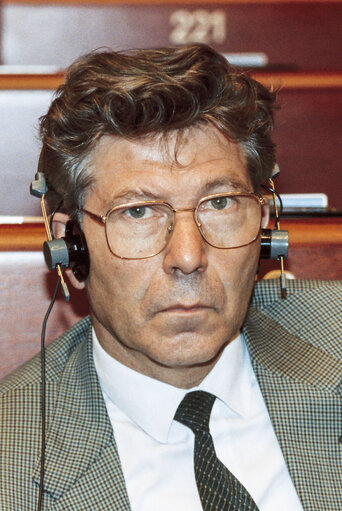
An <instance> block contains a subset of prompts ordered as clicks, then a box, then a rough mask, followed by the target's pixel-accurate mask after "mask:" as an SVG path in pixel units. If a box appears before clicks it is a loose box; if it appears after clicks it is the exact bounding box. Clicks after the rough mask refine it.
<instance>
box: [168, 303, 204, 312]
mask: <svg viewBox="0 0 342 511" xmlns="http://www.w3.org/2000/svg"><path fill="white" fill-rule="evenodd" d="M209 309H212V307H209V306H208V305H204V304H201V303H194V304H191V305H187V304H182V303H177V304H174V305H169V306H168V307H165V309H161V310H160V311H159V312H169V313H174V314H177V313H178V314H195V313H199V312H205V311H208V310H209Z"/></svg>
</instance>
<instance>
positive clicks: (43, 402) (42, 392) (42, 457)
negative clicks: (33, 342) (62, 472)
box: [38, 277, 61, 511]
mask: <svg viewBox="0 0 342 511" xmlns="http://www.w3.org/2000/svg"><path fill="white" fill-rule="evenodd" d="M60 283H61V279H60V277H58V281H57V285H56V288H55V291H54V293H53V297H52V300H51V303H50V305H49V308H48V310H47V311H46V314H45V317H44V321H43V325H42V333H41V340H40V343H41V349H40V371H41V386H40V401H41V404H40V406H41V423H42V436H41V455H40V481H39V497H38V511H41V510H42V503H43V491H44V465H45V424H46V414H45V411H46V386H45V331H46V324H47V321H48V319H49V316H50V312H51V310H52V307H53V306H54V303H55V301H56V298H57V294H58V288H59V285H60Z"/></svg>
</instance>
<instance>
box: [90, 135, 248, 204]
mask: <svg viewBox="0 0 342 511" xmlns="http://www.w3.org/2000/svg"><path fill="white" fill-rule="evenodd" d="M92 169H93V173H94V181H93V186H92V193H91V194H90V195H92V194H96V195H97V196H99V197H101V199H102V200H103V201H105V202H107V201H109V202H110V201H111V200H112V199H115V198H116V197H119V196H121V195H124V194H125V193H126V192H127V193H128V194H129V193H132V194H134V192H135V191H136V192H139V190H142V189H143V190H147V192H148V190H150V192H151V194H152V195H157V196H159V197H160V198H162V199H171V198H172V197H173V196H174V195H181V194H183V195H186V196H188V195H191V196H192V195H196V194H197V193H198V194H201V193H202V190H204V189H205V188H208V187H209V188H210V186H211V184H213V186H215V184H216V185H217V186H218V187H221V188H222V187H224V189H225V191H230V189H231V190H232V191H234V190H237V189H238V190H241V191H250V190H251V189H252V186H251V182H250V179H249V176H248V172H247V166H246V160H245V157H244V155H243V152H242V150H241V147H240V146H239V144H237V143H234V142H231V141H229V140H227V138H226V137H225V136H224V135H223V134H222V133H220V132H219V131H218V130H217V129H216V128H214V127H203V128H192V129H189V130H187V131H186V132H183V133H179V132H172V133H171V134H170V135H169V136H168V137H161V136H159V135H156V136H153V137H149V138H144V139H140V140H127V139H124V138H119V137H110V136H105V137H103V138H102V139H101V141H100V142H99V144H98V145H97V147H96V148H95V150H94V154H93V158H92ZM217 191H220V189H219V190H217ZM210 193H216V190H210Z"/></svg>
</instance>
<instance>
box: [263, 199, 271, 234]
mask: <svg viewBox="0 0 342 511" xmlns="http://www.w3.org/2000/svg"><path fill="white" fill-rule="evenodd" d="M269 221H270V206H269V204H268V203H266V204H265V205H264V206H262V208H261V229H266V228H267V226H268V224H269Z"/></svg>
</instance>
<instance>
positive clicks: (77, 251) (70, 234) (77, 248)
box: [62, 220, 89, 282]
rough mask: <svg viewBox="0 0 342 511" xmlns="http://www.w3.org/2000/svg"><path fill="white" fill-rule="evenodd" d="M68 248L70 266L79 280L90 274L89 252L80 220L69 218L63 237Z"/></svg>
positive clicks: (81, 280)
mask: <svg viewBox="0 0 342 511" xmlns="http://www.w3.org/2000/svg"><path fill="white" fill-rule="evenodd" d="M62 239H64V241H65V244H66V246H67V249H68V254H69V267H70V268H71V270H72V272H73V274H74V275H75V277H76V278H77V280H78V281H79V282H83V281H84V280H86V279H87V277H88V275H89V252H88V247H87V242H86V239H85V236H84V234H83V231H82V229H81V227H80V225H79V223H78V222H76V221H74V220H69V221H68V222H67V224H66V227H65V237H64V238H62Z"/></svg>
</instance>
